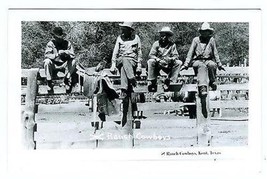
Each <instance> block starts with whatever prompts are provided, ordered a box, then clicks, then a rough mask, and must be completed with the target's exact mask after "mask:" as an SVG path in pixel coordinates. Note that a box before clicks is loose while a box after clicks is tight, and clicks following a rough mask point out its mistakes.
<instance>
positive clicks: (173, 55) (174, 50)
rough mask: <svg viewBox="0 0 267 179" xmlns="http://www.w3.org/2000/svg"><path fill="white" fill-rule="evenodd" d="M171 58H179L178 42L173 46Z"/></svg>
mask: <svg viewBox="0 0 267 179" xmlns="http://www.w3.org/2000/svg"><path fill="white" fill-rule="evenodd" d="M170 58H171V59H172V60H179V54H178V51H177V48H176V44H173V45H172V47H171V52H170Z"/></svg>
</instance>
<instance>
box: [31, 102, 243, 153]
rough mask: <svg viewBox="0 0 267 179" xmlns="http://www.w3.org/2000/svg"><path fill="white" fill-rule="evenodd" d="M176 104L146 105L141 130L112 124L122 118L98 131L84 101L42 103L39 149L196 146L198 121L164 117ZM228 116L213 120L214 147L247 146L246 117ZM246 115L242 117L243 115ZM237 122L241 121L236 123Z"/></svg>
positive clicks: (232, 113) (231, 113) (233, 113)
mask: <svg viewBox="0 0 267 179" xmlns="http://www.w3.org/2000/svg"><path fill="white" fill-rule="evenodd" d="M176 105H177V104H175V103H164V102H163V103H144V104H140V105H139V109H142V110H144V116H146V117H147V118H145V119H140V121H141V128H140V129H133V131H132V133H131V132H130V135H129V131H130V130H129V128H127V127H124V128H122V127H121V126H120V125H118V124H116V123H115V122H113V121H114V120H119V119H120V118H121V116H120V115H117V116H112V117H107V122H105V123H104V125H103V128H102V129H101V130H97V131H95V129H94V127H92V125H91V121H92V112H90V111H89V108H88V106H86V105H85V102H72V103H69V104H57V105H44V104H40V105H39V108H38V113H37V114H36V122H37V132H36V133H35V140H36V144H37V149H62V148H65V149H71V148H157V147H194V146H197V144H196V135H197V131H196V119H189V117H188V116H177V115H176V114H175V113H171V114H164V111H165V110H169V109H172V108H173V109H175V108H177V106H176ZM223 114H226V115H227V116H230V117H233V116H239V118H235V119H233V118H231V120H229V119H230V118H229V117H228V118H227V117H224V118H223V120H218V117H216V116H215V117H214V118H212V120H211V132H212V140H211V146H212V147H215V146H216V147H217V146H220V147H225V146H246V145H247V143H248V121H247V114H246V113H244V112H242V111H238V110H226V111H224V113H223ZM241 115H242V116H244V117H243V118H240V116H241ZM237 119H238V120H237Z"/></svg>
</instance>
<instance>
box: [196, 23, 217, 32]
mask: <svg viewBox="0 0 267 179" xmlns="http://www.w3.org/2000/svg"><path fill="white" fill-rule="evenodd" d="M204 30H209V31H212V32H213V31H214V29H213V28H211V27H210V24H209V23H208V22H204V23H203V24H202V25H201V27H200V28H199V29H198V31H204Z"/></svg>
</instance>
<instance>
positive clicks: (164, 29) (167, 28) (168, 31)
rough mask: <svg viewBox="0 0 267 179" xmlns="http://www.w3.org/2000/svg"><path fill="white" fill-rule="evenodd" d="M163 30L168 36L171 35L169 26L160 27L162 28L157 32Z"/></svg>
mask: <svg viewBox="0 0 267 179" xmlns="http://www.w3.org/2000/svg"><path fill="white" fill-rule="evenodd" d="M163 32H164V33H167V34H169V35H170V36H172V35H173V32H172V31H171V28H170V27H162V29H161V30H160V31H159V33H163Z"/></svg>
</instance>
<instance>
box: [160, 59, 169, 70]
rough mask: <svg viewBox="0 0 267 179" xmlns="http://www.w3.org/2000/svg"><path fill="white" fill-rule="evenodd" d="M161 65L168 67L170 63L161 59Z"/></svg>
mask: <svg viewBox="0 0 267 179" xmlns="http://www.w3.org/2000/svg"><path fill="white" fill-rule="evenodd" d="M159 65H160V66H162V67H165V68H167V67H168V63H167V62H166V61H165V60H159Z"/></svg>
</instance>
